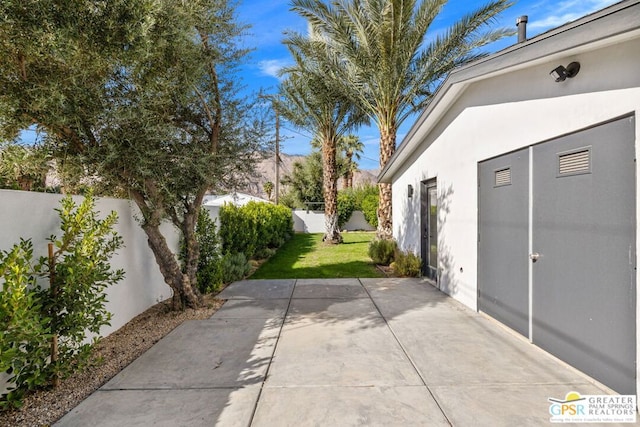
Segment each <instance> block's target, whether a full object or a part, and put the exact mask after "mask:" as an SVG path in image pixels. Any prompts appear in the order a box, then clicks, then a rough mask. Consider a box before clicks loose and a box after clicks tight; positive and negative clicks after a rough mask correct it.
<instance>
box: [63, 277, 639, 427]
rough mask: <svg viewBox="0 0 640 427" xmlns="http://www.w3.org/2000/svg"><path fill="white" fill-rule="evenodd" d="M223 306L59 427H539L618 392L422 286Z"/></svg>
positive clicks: (311, 284) (262, 295)
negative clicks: (559, 411)
mask: <svg viewBox="0 0 640 427" xmlns="http://www.w3.org/2000/svg"><path fill="white" fill-rule="evenodd" d="M356 282H357V283H356ZM360 283H362V285H360ZM358 286H359V287H360V289H362V290H363V291H364V292H365V294H364V296H363V295H361V294H360V293H359V292H352V288H353V289H357V288H358ZM349 292H351V293H349ZM340 293H342V294H341V295H342V297H340V298H336V295H337V294H340ZM296 295H297V296H296ZM314 295H316V296H318V297H319V298H309V296H314ZM349 295H350V296H349ZM220 297H225V298H228V301H227V302H226V303H225V304H224V305H223V307H222V308H221V309H220V310H219V311H218V313H216V314H215V315H214V316H213V317H212V318H210V319H208V320H203V321H192V322H187V323H184V324H183V325H182V326H180V327H178V328H176V329H175V330H174V331H173V332H171V333H170V334H169V335H167V336H166V337H165V338H164V339H163V340H161V341H160V342H159V343H157V344H156V345H155V346H154V347H152V348H151V349H150V350H149V351H148V352H147V353H145V354H144V355H143V356H142V357H140V358H139V359H138V360H136V361H135V362H134V363H132V364H131V365H130V366H129V367H127V368H126V369H125V370H123V371H122V372H121V373H120V374H118V375H117V376H116V377H114V378H113V379H112V380H111V381H110V382H109V383H107V384H106V385H105V386H104V387H103V388H102V389H100V390H99V391H97V392H96V393H94V394H93V395H92V396H91V397H89V398H88V399H87V400H85V401H84V402H83V403H81V404H80V406H78V407H77V408H76V409H74V410H73V411H71V412H70V413H69V414H67V415H66V416H65V417H63V418H62V419H61V420H60V421H59V422H58V424H56V425H57V426H60V427H66V426H86V425H91V426H118V427H121V426H124V425H126V426H130V425H133V426H136V425H145V426H146V425H154V426H155V425H160V426H162V425H171V426H173V425H185V426H199V425H221V426H228V425H229V426H235V425H244V426H252V427H273V426H304V425H331V426H349V425H381V426H387V425H398V426H400V425H402V426H411V425H416V426H424V425H428V426H431V425H448V423H450V424H451V425H454V426H467V425H473V426H512V425H531V426H534V425H536V426H537V425H546V424H547V423H548V422H549V418H550V414H549V402H548V400H547V399H548V398H549V397H554V398H563V397H564V396H566V394H567V393H568V392H570V391H575V392H578V393H580V394H583V395H584V394H612V393H613V392H612V391H611V390H609V389H607V388H606V387H604V386H602V385H600V384H599V383H597V382H595V381H594V380H592V379H591V378H589V377H587V376H586V375H584V374H582V373H579V372H578V371H576V370H575V369H573V368H571V367H569V366H567V365H566V364H564V363H562V362H560V361H558V360H557V359H556V358H554V357H553V356H551V355H549V354H548V353H546V352H544V351H542V350H541V349H539V348H538V347H536V346H534V345H532V344H530V343H529V342H528V341H526V340H525V339H523V338H522V337H520V336H517V335H515V334H514V333H512V332H510V331H509V330H508V329H506V328H505V327H503V326H501V325H500V324H498V323H497V322H495V321H493V320H492V319H489V318H487V317H485V316H484V315H482V314H478V313H475V312H473V311H472V310H469V309H468V308H466V307H465V306H463V305H462V304H459V303H458V302H456V301H454V300H452V299H450V298H449V297H447V296H446V295H444V294H442V293H440V292H439V291H438V290H437V289H435V288H433V287H432V286H430V285H428V284H427V283H426V282H425V281H423V280H420V279H362V280H361V281H358V280H357V279H349V280H346V279H345V280H337V281H335V282H330V281H325V280H318V281H312V280H305V281H295V280H285V281H273V280H270V281H243V282H238V283H234V284H232V285H231V286H229V287H228V288H227V289H226V290H225V291H224V293H223V294H221V295H220ZM625 425H629V424H625Z"/></svg>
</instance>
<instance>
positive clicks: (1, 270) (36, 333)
mask: <svg viewBox="0 0 640 427" xmlns="http://www.w3.org/2000/svg"><path fill="white" fill-rule="evenodd" d="M32 259H33V247H32V244H31V241H28V240H26V241H25V240H21V241H20V243H19V244H16V245H14V246H13V248H12V249H11V250H9V251H2V252H0V279H1V280H2V292H0V372H7V373H9V374H10V381H11V382H12V383H13V384H14V385H15V387H14V388H12V389H11V390H10V391H9V392H8V393H7V394H5V395H3V396H2V399H0V408H3V409H6V408H9V407H20V406H21V405H22V397H23V395H24V393H25V392H26V391H27V390H30V389H33V388H35V387H37V386H40V385H43V384H44V383H46V381H47V377H46V375H45V369H46V365H47V358H48V357H49V355H50V352H49V339H50V336H51V335H50V333H49V328H48V324H49V319H47V318H46V317H43V315H42V314H41V306H40V301H39V300H38V298H37V294H36V292H35V289H36V286H37V285H36V279H35V275H34V273H36V269H34V267H33V265H32Z"/></svg>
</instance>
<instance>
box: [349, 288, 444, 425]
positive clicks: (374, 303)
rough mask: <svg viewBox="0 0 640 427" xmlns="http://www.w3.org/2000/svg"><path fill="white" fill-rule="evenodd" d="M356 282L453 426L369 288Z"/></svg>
mask: <svg viewBox="0 0 640 427" xmlns="http://www.w3.org/2000/svg"><path fill="white" fill-rule="evenodd" d="M358 282H360V285H361V286H362V287H363V288H364V291H365V292H366V293H367V295H368V296H369V299H370V300H371V302H372V303H373V306H374V307H375V308H376V310H377V311H378V314H380V317H381V318H382V320H384V323H385V325H387V328H389V331H390V332H391V335H393V338H394V339H395V340H396V342H397V343H398V345H399V346H400V349H401V350H402V352H403V353H404V355H405V356H406V358H407V360H408V361H409V363H411V366H412V367H413V370H414V371H416V374H418V377H419V378H420V381H421V382H422V384H423V385H424V387H425V388H426V389H427V391H428V392H429V395H431V398H432V399H433V401H434V402H435V403H436V405H437V406H438V409H440V412H442V416H443V417H444V418H445V419H446V420H447V422H448V423H449V425H450V426H453V423H452V422H451V420H450V419H449V417H447V414H446V413H445V412H444V409H443V408H442V406H440V402H438V399H436V396H435V395H434V394H433V392H432V391H431V388H430V387H429V386H428V385H427V382H426V381H425V379H424V377H423V376H422V373H420V370H419V369H418V366H416V364H415V362H414V361H413V359H412V358H411V356H410V355H409V352H407V349H406V348H405V347H404V346H403V345H402V343H401V342H400V339H398V336H397V335H396V332H395V331H394V330H393V328H392V327H391V325H390V324H389V322H388V321H387V318H386V317H384V314H382V311H381V310H380V307H378V304H376V301H375V300H374V299H373V297H372V296H371V293H370V292H369V289H367V287H366V286H365V285H364V284H363V283H362V281H361V280H360V279H358Z"/></svg>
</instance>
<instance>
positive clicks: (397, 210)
mask: <svg viewBox="0 0 640 427" xmlns="http://www.w3.org/2000/svg"><path fill="white" fill-rule="evenodd" d="M578 67H579V68H578ZM576 73H577V74H576ZM639 110H640V1H638V0H628V1H622V2H620V3H617V4H615V5H613V6H610V7H608V8H606V9H603V10H601V11H598V12H596V13H593V14H591V15H588V16H585V17H583V18H581V19H578V20H576V21H573V22H570V23H568V24H566V25H563V26H561V27H559V28H556V29H553V30H551V31H548V32H546V33H544V34H541V35H539V36H537V37H535V38H532V39H529V40H526V41H524V42H522V43H519V44H516V45H514V46H511V47H509V48H507V49H505V50H503V51H500V52H498V53H496V54H493V55H491V56H489V57H487V58H484V59H481V60H478V61H476V62H474V63H471V64H469V65H467V66H464V67H461V68H459V69H456V70H455V71H453V72H452V73H451V74H450V75H449V76H448V78H447V79H446V80H445V81H444V82H443V84H442V86H441V87H440V89H439V90H438V92H437V93H436V94H435V97H434V99H433V101H432V102H431V103H430V105H429V106H428V107H427V108H426V110H425V111H424V112H423V113H422V115H421V116H420V117H419V118H418V120H417V121H416V123H415V124H414V125H413V127H412V128H411V130H410V131H409V133H408V135H407V136H406V138H405V139H404V141H403V142H402V144H401V145H400V146H399V148H398V150H397V152H396V154H395V156H394V157H393V158H392V160H391V161H390V163H389V164H388V165H387V167H386V168H385V169H384V170H382V171H381V174H380V176H379V179H380V181H382V182H389V183H392V185H393V224H394V229H393V230H394V236H395V238H396V239H397V240H398V243H399V245H400V246H401V247H402V248H404V249H413V250H416V251H420V252H421V255H422V259H423V262H424V275H425V276H427V277H428V278H430V279H431V280H432V281H433V283H435V284H436V285H437V286H438V287H439V288H440V289H441V290H442V291H444V292H446V293H448V294H450V295H451V296H453V297H454V298H456V299H457V300H459V301H461V302H462V303H464V304H466V305H467V306H469V307H471V308H473V309H477V310H479V311H482V312H484V313H486V314H488V315H489V316H492V317H493V318H495V319H497V320H498V321H500V322H502V323H504V324H505V325H507V326H509V327H510V328H512V329H513V330H515V331H517V332H518V333H519V334H522V335H523V336H525V337H527V338H528V339H529V340H530V341H531V342H533V343H534V344H536V345H538V346H540V347H541V348H543V349H545V350H547V351H548V352H550V353H552V354H554V355H555V356H557V357H559V358H560V359H563V360H565V361H566V362H568V363H570V364H571V365H573V366H575V367H577V368H578V369H580V370H582V371H584V372H585V373H587V374H589V375H590V376H592V377H594V378H595V379H597V380H599V381H600V382H602V383H604V384H605V385H607V386H609V387H610V388H612V389H613V390H615V391H617V392H620V393H624V394H636V392H637V390H638V387H637V384H638V368H637V367H638V350H637V347H638V343H639V342H640V340H638V330H639V329H640V328H638V317H637V310H638V306H637V300H638V290H637V289H638V288H637V283H638V274H639V273H638V270H637V248H638V233H637V229H638V224H639V223H640V215H639V214H638V212H639V209H638V200H639V198H638V188H639V186H638V184H637V177H638V176H640V173H639V172H640V171H639V170H638V163H637V162H636V158H637V152H638V150H639V149H640V140H639V137H638V135H640V132H639V130H640V129H639V125H638V119H637V117H636V116H637V115H638V111H639ZM430 327H434V328H438V327H442V328H446V325H445V324H443V325H437V324H436V325H430ZM479 368H480V369H481V367H479Z"/></svg>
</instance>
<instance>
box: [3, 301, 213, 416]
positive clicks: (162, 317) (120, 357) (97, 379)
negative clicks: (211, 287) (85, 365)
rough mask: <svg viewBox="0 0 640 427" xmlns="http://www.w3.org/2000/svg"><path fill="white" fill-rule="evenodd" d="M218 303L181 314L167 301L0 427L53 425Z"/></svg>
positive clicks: (106, 340)
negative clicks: (129, 365)
mask: <svg viewBox="0 0 640 427" xmlns="http://www.w3.org/2000/svg"><path fill="white" fill-rule="evenodd" d="M222 303H223V301H222V300H218V299H215V298H213V297H210V296H207V297H205V304H204V306H203V308H200V309H198V310H192V309H188V310H185V311H182V312H174V311H171V310H170V309H169V307H170V301H165V302H162V303H160V304H156V305H154V306H153V307H151V308H149V309H148V310H147V311H145V312H144V313H142V314H140V315H138V316H136V317H135V318H133V319H132V320H131V321H130V322H129V323H127V324H126V325H124V326H123V327H122V328H120V329H118V330H117V331H116V332H114V333H112V334H111V335H109V336H108V337H106V338H103V339H102V340H101V341H100V342H99V343H98V345H97V346H96V347H95V349H94V359H95V360H96V361H98V360H102V362H96V364H95V366H92V367H90V368H89V369H87V370H86V371H84V372H80V373H77V374H74V375H72V376H71V377H69V378H67V379H65V380H63V381H62V382H61V384H60V387H58V388H57V389H48V390H38V391H36V392H34V393H31V394H29V395H28V396H27V397H26V398H25V402H24V406H23V407H22V409H20V410H14V411H6V412H0V426H5V427H10V426H49V425H51V424H53V423H54V422H56V421H57V420H58V419H60V418H61V417H62V416H63V415H64V414H66V413H67V412H69V411H70V410H71V409H73V408H74V407H75V406H76V405H78V404H79V403H80V402H81V401H82V400H84V399H85V398H87V397H88V396H89V395H90V394H91V393H92V392H93V391H95V390H97V389H98V388H100V387H101V386H102V385H103V384H104V383H106V382H107V381H109V380H110V379H111V378H113V377H114V376H115V375H116V374H117V373H118V372H120V371H121V370H122V369H124V368H125V367H126V366H127V365H128V364H130V363H131V362H133V361H134V360H135V359H136V358H138V357H139V356H140V355H142V353H144V352H145V351H146V350H148V349H149V348H150V347H151V346H152V345H154V344H155V343H156V342H158V341H159V340H160V339H161V338H162V337H164V336H165V335H167V334H168V333H169V332H171V331H172V330H173V329H175V328H176V327H177V326H178V325H180V324H181V323H182V322H184V321H186V320H198V319H207V318H209V317H211V316H212V315H213V313H215V312H216V310H217V309H218V308H220V306H221V305H222Z"/></svg>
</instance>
